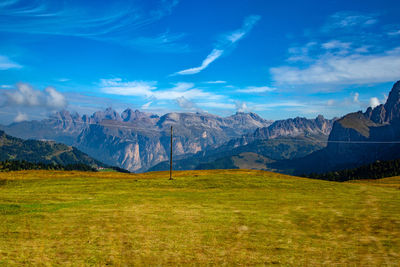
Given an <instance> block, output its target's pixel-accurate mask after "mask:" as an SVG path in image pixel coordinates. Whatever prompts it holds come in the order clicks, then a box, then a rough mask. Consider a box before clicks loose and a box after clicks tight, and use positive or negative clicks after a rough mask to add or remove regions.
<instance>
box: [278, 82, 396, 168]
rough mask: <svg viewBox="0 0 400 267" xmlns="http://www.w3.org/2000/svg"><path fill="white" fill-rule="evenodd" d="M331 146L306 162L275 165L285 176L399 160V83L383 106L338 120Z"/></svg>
mask: <svg viewBox="0 0 400 267" xmlns="http://www.w3.org/2000/svg"><path fill="white" fill-rule="evenodd" d="M328 141H329V143H328V146H327V147H326V148H325V149H323V150H321V151H317V152H315V153H312V154H310V155H308V156H306V157H304V158H301V159H295V160H291V161H281V162H277V163H276V164H273V165H274V167H275V168H277V169H280V170H281V171H282V172H286V173H295V174H302V173H311V172H327V171H333V170H340V169H345V168H351V167H357V166H361V165H365V164H368V163H372V162H374V161H377V160H391V159H397V158H400V152H399V151H400V81H398V82H396V83H395V84H394V86H393V88H392V90H391V92H390V94H389V98H388V99H387V101H386V103H385V104H384V105H380V106H378V107H376V108H374V109H372V108H369V109H367V111H366V112H365V113H362V112H361V111H360V112H356V113H350V114H348V115H346V116H344V117H342V118H341V119H339V120H337V121H336V122H335V123H334V125H333V128H332V131H331V134H330V135H329V139H328Z"/></svg>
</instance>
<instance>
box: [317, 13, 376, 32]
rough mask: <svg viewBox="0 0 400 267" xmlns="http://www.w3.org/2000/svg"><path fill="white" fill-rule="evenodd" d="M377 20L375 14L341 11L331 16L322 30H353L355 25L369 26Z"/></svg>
mask: <svg viewBox="0 0 400 267" xmlns="http://www.w3.org/2000/svg"><path fill="white" fill-rule="evenodd" d="M377 22H378V19H377V18H376V15H375V14H364V13H360V12H350V11H341V12H337V13H335V14H333V15H332V16H330V17H329V19H328V21H327V23H326V24H325V25H324V26H323V27H322V30H323V31H331V30H352V28H355V27H361V28H364V27H369V26H371V25H374V24H376V23H377Z"/></svg>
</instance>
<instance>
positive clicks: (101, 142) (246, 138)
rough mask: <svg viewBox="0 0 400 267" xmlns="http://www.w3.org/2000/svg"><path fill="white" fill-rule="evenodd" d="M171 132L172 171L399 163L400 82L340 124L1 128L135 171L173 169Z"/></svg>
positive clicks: (128, 118)
mask: <svg viewBox="0 0 400 267" xmlns="http://www.w3.org/2000/svg"><path fill="white" fill-rule="evenodd" d="M171 126H172V127H173V129H174V139H173V151H174V159H175V160H174V166H173V167H174V169H177V170H183V169H205V168H207V169H213V168H250V169H266V170H272V171H278V172H283V173H290V174H307V173H311V172H315V173H320V172H327V171H333V170H340V169H345V168H352V167H357V166H361V165H363V164H368V163H371V162H374V161H376V160H391V159H397V158H398V157H399V156H398V155H399V153H398V151H399V149H400V142H399V141H398V140H400V81H399V82H397V83H395V84H394V86H393V88H392V90H391V92H390V94H389V97H388V99H387V101H386V103H385V104H383V105H379V106H377V107H375V108H368V109H367V110H366V111H365V112H362V111H358V112H355V113H350V114H347V115H345V116H343V117H342V118H340V119H337V118H333V119H325V118H324V117H323V116H321V115H319V116H317V117H316V118H315V119H306V118H300V117H297V118H293V119H286V120H278V121H274V122H273V121H269V120H265V119H263V118H261V117H260V116H258V115H257V114H255V113H243V112H238V113H236V114H234V115H232V116H228V117H220V116H216V115H212V114H208V113H199V112H196V113H189V112H188V113H176V112H172V113H167V114H165V115H163V116H158V115H155V114H151V113H146V112H141V111H138V110H135V111H133V110H132V109H126V110H125V111H123V112H122V113H118V112H117V111H115V110H113V109H112V108H107V109H106V110H104V111H97V112H95V113H93V114H92V115H90V116H88V115H83V116H81V115H79V114H77V113H70V112H68V111H65V110H64V111H60V112H57V113H55V114H53V115H52V116H51V117H49V118H48V119H45V120H41V121H24V122H16V123H12V124H10V125H7V126H0V128H1V129H2V130H4V131H5V132H7V133H8V134H10V135H13V136H16V137H20V138H24V139H40V140H54V141H57V142H62V143H65V144H66V145H69V146H71V145H72V146H75V147H77V148H78V149H80V150H82V151H83V152H84V153H87V154H88V155H90V156H91V157H93V158H95V159H97V160H99V161H101V162H104V163H105V164H108V165H116V166H119V167H122V168H124V169H128V170H130V171H135V172H143V171H155V170H166V169H168V168H169V150H170V129H171Z"/></svg>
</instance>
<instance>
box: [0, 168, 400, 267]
mask: <svg viewBox="0 0 400 267" xmlns="http://www.w3.org/2000/svg"><path fill="white" fill-rule="evenodd" d="M168 178H169V174H168V173H166V172H157V173H146V174H122V173H114V172H102V173H86V172H85V173H83V172H56V171H22V172H11V173H0V222H1V223H0V265H1V264H3V265H21V264H26V265H32V264H33V265H40V264H43V265H60V264H62V265H77V266H79V265H96V266H99V265H107V264H109V265H117V266H119V265H148V264H151V265H177V264H178V265H190V264H197V265H198V264H200V265H205V264H215V265H221V264H226V265H233V264H242V265H254V264H258V265H269V264H284V265H285V264H286V265H321V264H325V265H335V264H339V265H343V264H346V265H377V266H379V265H394V266H397V264H398V262H399V261H400V255H399V251H400V179H399V178H390V179H383V180H379V181H361V182H360V181H357V182H352V183H334V182H325V181H318V180H310V179H303V178H295V177H290V176H284V175H280V174H274V173H270V172H263V171H245V170H223V171H219V170H216V171H188V172H176V173H175V174H174V180H172V181H170V180H168Z"/></svg>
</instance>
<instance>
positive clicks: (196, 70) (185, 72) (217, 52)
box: [176, 49, 224, 75]
mask: <svg viewBox="0 0 400 267" xmlns="http://www.w3.org/2000/svg"><path fill="white" fill-rule="evenodd" d="M223 53H224V50H220V49H214V50H213V51H211V53H210V54H209V55H208V56H207V57H206V58H205V59H204V60H203V62H202V63H201V65H200V66H199V67H195V68H190V69H186V70H181V71H178V72H177V73H176V74H179V75H188V74H196V73H199V72H200V71H202V70H204V69H205V68H207V67H208V65H210V64H211V63H212V62H214V60H216V59H217V58H219V57H220V56H222V54H223Z"/></svg>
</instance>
